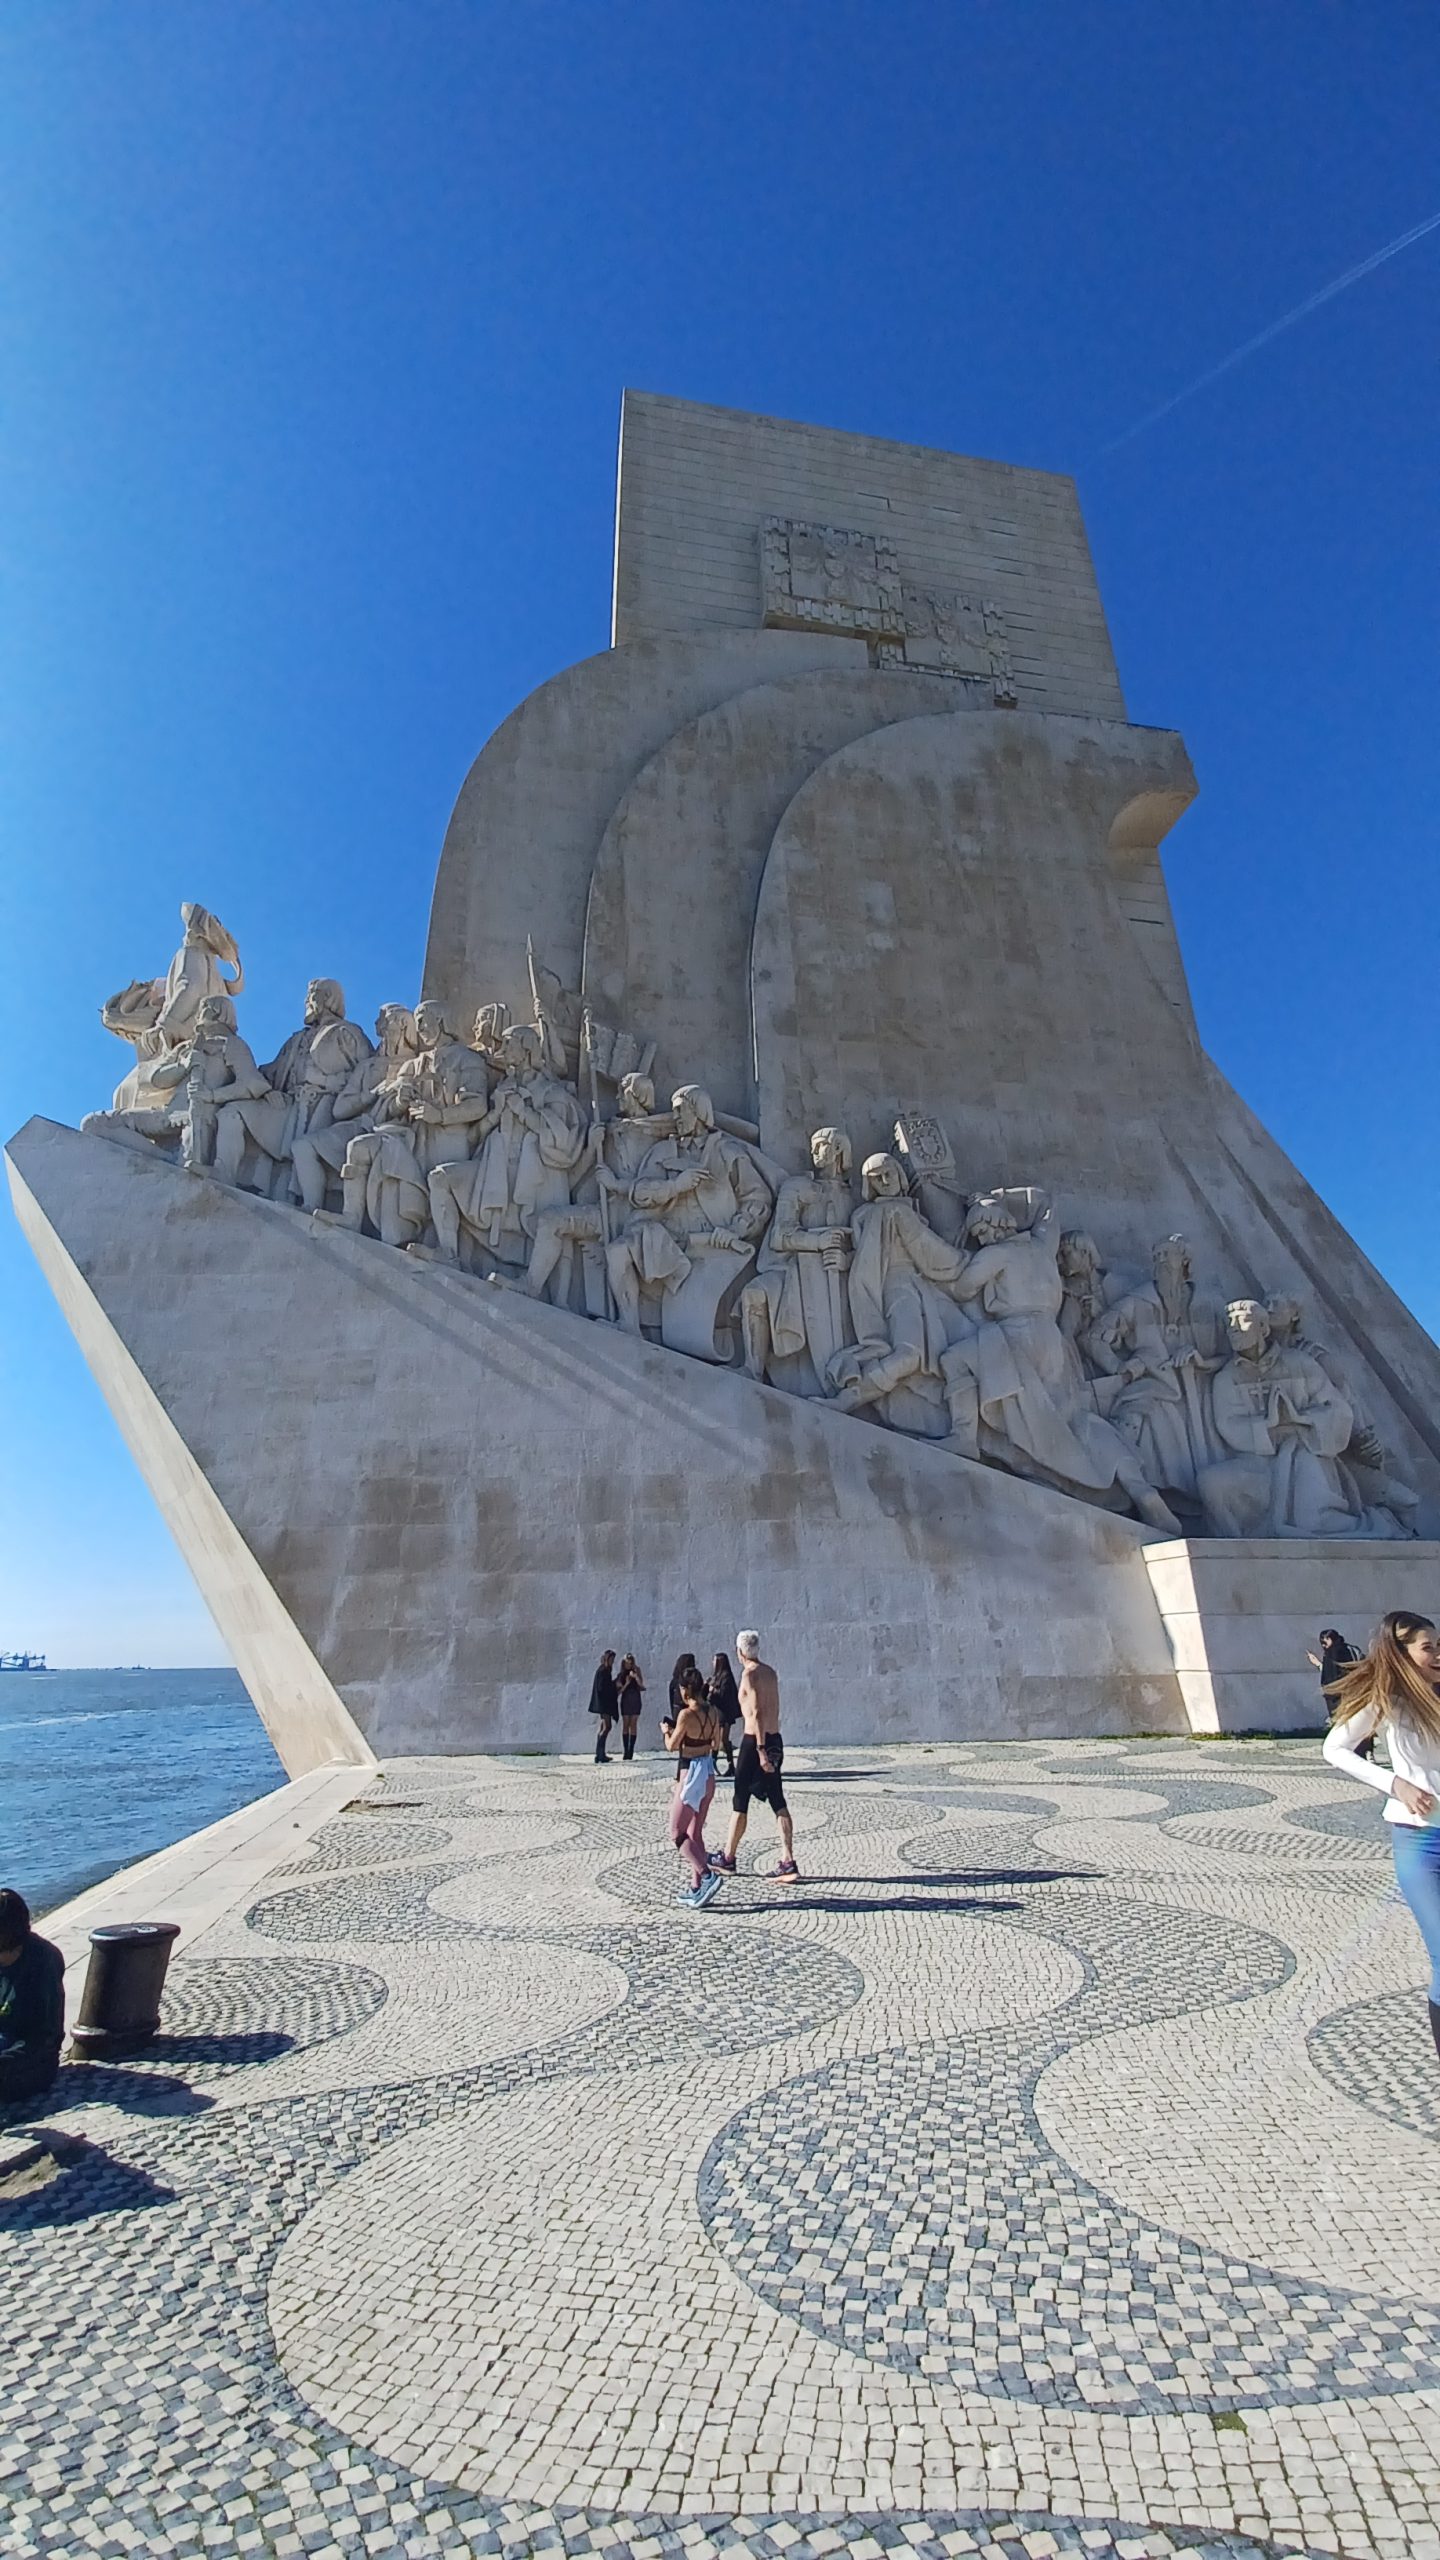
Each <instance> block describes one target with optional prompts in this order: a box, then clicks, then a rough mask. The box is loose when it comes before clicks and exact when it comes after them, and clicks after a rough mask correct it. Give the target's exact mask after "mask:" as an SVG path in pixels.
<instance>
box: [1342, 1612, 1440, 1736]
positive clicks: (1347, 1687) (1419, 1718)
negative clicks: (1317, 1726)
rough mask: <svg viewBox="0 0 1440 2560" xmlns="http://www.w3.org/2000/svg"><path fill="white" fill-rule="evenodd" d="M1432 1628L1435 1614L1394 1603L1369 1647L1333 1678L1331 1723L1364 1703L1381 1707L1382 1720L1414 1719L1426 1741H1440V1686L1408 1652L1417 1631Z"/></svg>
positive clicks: (1411, 1721) (1406, 1721)
mask: <svg viewBox="0 0 1440 2560" xmlns="http://www.w3.org/2000/svg"><path fill="white" fill-rule="evenodd" d="M1427 1629H1428V1630H1429V1632H1430V1633H1431V1634H1432V1635H1433V1633H1434V1631H1435V1621H1434V1619H1433V1618H1422V1617H1421V1616H1420V1614H1419V1612H1418V1610H1415V1609H1392V1610H1391V1611H1390V1612H1389V1614H1388V1616H1386V1617H1384V1618H1382V1619H1381V1621H1380V1624H1379V1626H1378V1627H1377V1628H1376V1630H1375V1635H1374V1640H1373V1642H1372V1644H1371V1646H1370V1650H1369V1652H1368V1653H1366V1654H1362V1656H1361V1658H1360V1660H1359V1661H1358V1662H1353V1663H1352V1664H1351V1666H1350V1668H1349V1670H1348V1671H1345V1672H1342V1673H1341V1676H1340V1678H1339V1679H1338V1680H1335V1681H1332V1682H1331V1684H1330V1688H1329V1690H1328V1692H1327V1695H1328V1696H1329V1699H1330V1721H1331V1723H1332V1724H1343V1723H1344V1721H1345V1719H1346V1717H1347V1716H1353V1715H1358V1713H1359V1711H1360V1709H1361V1708H1362V1707H1378V1708H1379V1710H1380V1721H1381V1723H1382V1724H1392V1723H1394V1724H1409V1725H1414V1726H1416V1727H1417V1728H1418V1730H1419V1731H1420V1732H1421V1733H1422V1734H1423V1735H1424V1737H1425V1739H1426V1741H1427V1742H1440V1690H1437V1688H1436V1687H1435V1684H1434V1682H1433V1681H1431V1680H1427V1679H1426V1677H1425V1674H1424V1673H1423V1671H1421V1670H1420V1669H1419V1667H1418V1666H1417V1664H1416V1663H1415V1662H1414V1661H1413V1659H1412V1657H1411V1655H1410V1652H1409V1645H1410V1641H1411V1639H1412V1637H1414V1636H1418V1635H1423V1634H1424V1633H1425V1632H1426V1631H1427Z"/></svg>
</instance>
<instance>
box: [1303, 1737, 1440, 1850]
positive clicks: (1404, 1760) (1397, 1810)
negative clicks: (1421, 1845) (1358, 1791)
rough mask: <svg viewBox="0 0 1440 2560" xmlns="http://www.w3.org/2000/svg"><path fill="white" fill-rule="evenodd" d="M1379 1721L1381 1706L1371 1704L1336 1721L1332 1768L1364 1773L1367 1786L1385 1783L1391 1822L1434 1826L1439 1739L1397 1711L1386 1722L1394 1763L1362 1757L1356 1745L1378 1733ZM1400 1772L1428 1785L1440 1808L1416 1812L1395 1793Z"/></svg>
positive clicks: (1328, 1746)
mask: <svg viewBox="0 0 1440 2560" xmlns="http://www.w3.org/2000/svg"><path fill="white" fill-rule="evenodd" d="M1380 1721H1381V1719H1380V1709H1379V1708H1378V1706H1369V1707H1360V1708H1358V1709H1357V1711H1356V1713H1355V1714H1354V1715H1353V1716H1347V1717H1346V1718H1345V1721H1344V1723H1343V1724H1332V1726H1331V1727H1330V1730H1329V1732H1328V1733H1327V1734H1326V1736H1325V1744H1324V1749H1325V1757H1326V1759H1327V1760H1328V1761H1329V1763H1330V1766H1331V1768H1332V1769H1346V1770H1348V1771H1349V1773H1350V1776H1351V1777H1352V1778H1363V1780H1364V1782H1365V1784H1366V1786H1367V1787H1380V1788H1382V1789H1383V1791H1384V1793H1385V1796H1386V1799H1387V1801H1386V1805H1385V1819H1386V1821H1387V1822H1404V1823H1408V1824H1409V1825H1410V1827H1411V1828H1412V1830H1415V1831H1430V1830H1433V1829H1434V1827H1435V1825H1436V1824H1437V1823H1440V1743H1436V1742H1431V1741H1429V1740H1428V1739H1427V1738H1426V1737H1425V1736H1424V1735H1423V1734H1419V1733H1417V1732H1416V1731H1415V1729H1414V1727H1413V1726H1412V1725H1406V1724H1403V1723H1400V1722H1398V1721H1397V1720H1396V1719H1394V1718H1393V1717H1392V1718H1391V1719H1390V1720H1389V1721H1388V1722H1387V1724H1386V1726H1385V1748H1386V1750H1387V1751H1388V1752H1389V1754H1390V1766H1389V1768H1388V1769H1387V1768H1386V1767H1385V1766H1384V1763H1383V1762H1381V1761H1376V1760H1362V1759H1361V1757H1360V1754H1359V1752H1358V1751H1357V1750H1356V1749H1355V1745H1356V1743H1357V1742H1364V1741H1365V1740H1366V1739H1367V1737H1368V1736H1369V1735H1370V1734H1372V1733H1378V1731H1379V1729H1380ZM1397 1778H1408V1779H1409V1781H1410V1783H1411V1785H1412V1786H1415V1787H1424V1789H1425V1790H1426V1793H1427V1794H1428V1795H1432V1796H1434V1798H1435V1800H1436V1807H1437V1810H1436V1811H1435V1812H1434V1813H1432V1814H1429V1815H1425V1814H1419V1813H1412V1812H1411V1811H1410V1809H1409V1807H1408V1806H1407V1805H1403V1804H1402V1803H1401V1802H1400V1799H1399V1797H1398V1796H1397V1795H1394V1794H1392V1793H1391V1789H1392V1787H1393V1786H1394V1783H1395V1780H1396V1779H1397Z"/></svg>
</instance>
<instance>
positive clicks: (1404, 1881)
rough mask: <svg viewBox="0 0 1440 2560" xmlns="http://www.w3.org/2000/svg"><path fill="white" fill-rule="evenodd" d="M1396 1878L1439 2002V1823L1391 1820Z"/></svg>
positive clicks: (1431, 1995) (1432, 1990)
mask: <svg viewBox="0 0 1440 2560" xmlns="http://www.w3.org/2000/svg"><path fill="white" fill-rule="evenodd" d="M1390 1843H1391V1847H1392V1848H1393V1850H1394V1852H1395V1881H1396V1883H1397V1884H1398V1885H1399V1887H1400V1890H1401V1892H1402V1893H1403V1894H1404V1896H1405V1899H1406V1901H1407V1902H1408V1903H1409V1905H1410V1910H1411V1913H1412V1915H1413V1918H1414V1921H1415V1926H1416V1928H1417V1929H1418V1930H1419V1932H1420V1935H1421V1937H1422V1938H1423V1939H1424V1941H1425V1953H1426V1954H1427V1956H1428V1957H1429V1959H1430V1997H1431V1999H1432V2000H1433V2001H1434V2002H1435V2003H1436V2005H1437V2006H1440V1823H1435V1824H1433V1825H1431V1824H1428V1823H1427V1824H1426V1826H1425V1827H1424V1829H1423V1830H1422V1829H1421V1827H1420V1825H1419V1824H1418V1823H1413V1822H1392V1823H1391V1825H1390Z"/></svg>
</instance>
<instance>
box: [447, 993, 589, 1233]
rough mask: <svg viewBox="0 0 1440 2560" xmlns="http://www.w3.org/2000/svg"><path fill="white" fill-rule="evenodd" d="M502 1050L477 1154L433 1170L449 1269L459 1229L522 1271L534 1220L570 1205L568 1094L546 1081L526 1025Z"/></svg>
mask: <svg viewBox="0 0 1440 2560" xmlns="http://www.w3.org/2000/svg"><path fill="white" fill-rule="evenodd" d="M500 1047H501V1058H502V1061H503V1064H504V1066H505V1070H506V1072H505V1075H504V1077H503V1079H502V1081H501V1083H500V1084H499V1085H498V1086H497V1088H496V1091H495V1095H494V1099H493V1101H492V1102H491V1105H490V1108H489V1110H488V1111H487V1112H486V1114H485V1117H484V1118H483V1120H481V1121H480V1122H479V1123H478V1124H477V1126H476V1130H475V1140H476V1153H475V1154H474V1155H473V1156H472V1157H467V1158H465V1159H464V1160H463V1161H462V1162H460V1163H454V1162H446V1161H444V1160H443V1159H442V1161H441V1162H440V1163H439V1164H437V1165H436V1166H435V1167H434V1168H433V1170H432V1172H431V1174H430V1177H429V1193H430V1214H431V1218H432V1220H433V1222H434V1227H435V1236H436V1243H437V1247H438V1250H439V1252H440V1253H441V1254H442V1255H443V1256H444V1257H445V1259H446V1260H447V1261H451V1262H458V1261H459V1259H460V1236H461V1230H462V1228H464V1229H468V1231H469V1232H470V1233H471V1234H472V1235H473V1236H475V1237H476V1238H477V1239H478V1241H479V1243H480V1245H481V1246H482V1247H483V1249H484V1250H485V1252H487V1253H488V1254H490V1255H492V1256H493V1257H494V1259H495V1260H496V1261H497V1262H502V1263H509V1264H510V1265H511V1266H512V1267H513V1268H515V1269H519V1270H523V1269H524V1267H525V1264H526V1262H527V1260H528V1258H529V1253H530V1245H531V1240H532V1238H533V1236H534V1233H535V1223H536V1220H537V1218H538V1217H540V1216H541V1215H542V1214H543V1213H544V1211H546V1210H547V1209H558V1208H560V1207H562V1206H564V1205H565V1204H567V1203H568V1201H569V1198H570V1184H571V1180H572V1177H573V1176H574V1174H575V1172H576V1169H577V1168H578V1166H579V1163H580V1159H581V1155H582V1153H583V1151H584V1146H585V1124H584V1119H583V1116H582V1114H581V1110H580V1105H579V1102H578V1100H577V1099H576V1096H575V1093H574V1091H573V1090H572V1088H571V1087H570V1086H569V1085H567V1084H562V1083H561V1081H560V1079H559V1077H558V1076H552V1075H548V1074H547V1073H546V1071H545V1067H544V1064H543V1058H544V1042H543V1039H542V1036H541V1034H540V1032H539V1031H538V1030H537V1029H536V1028H535V1026H534V1025H533V1024H532V1023H525V1022H522V1023H517V1024H516V1025H515V1027H514V1028H513V1029H512V1030H510V1031H507V1032H506V1033H505V1035H504V1038H503V1040H502V1041H501V1044H500Z"/></svg>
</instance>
